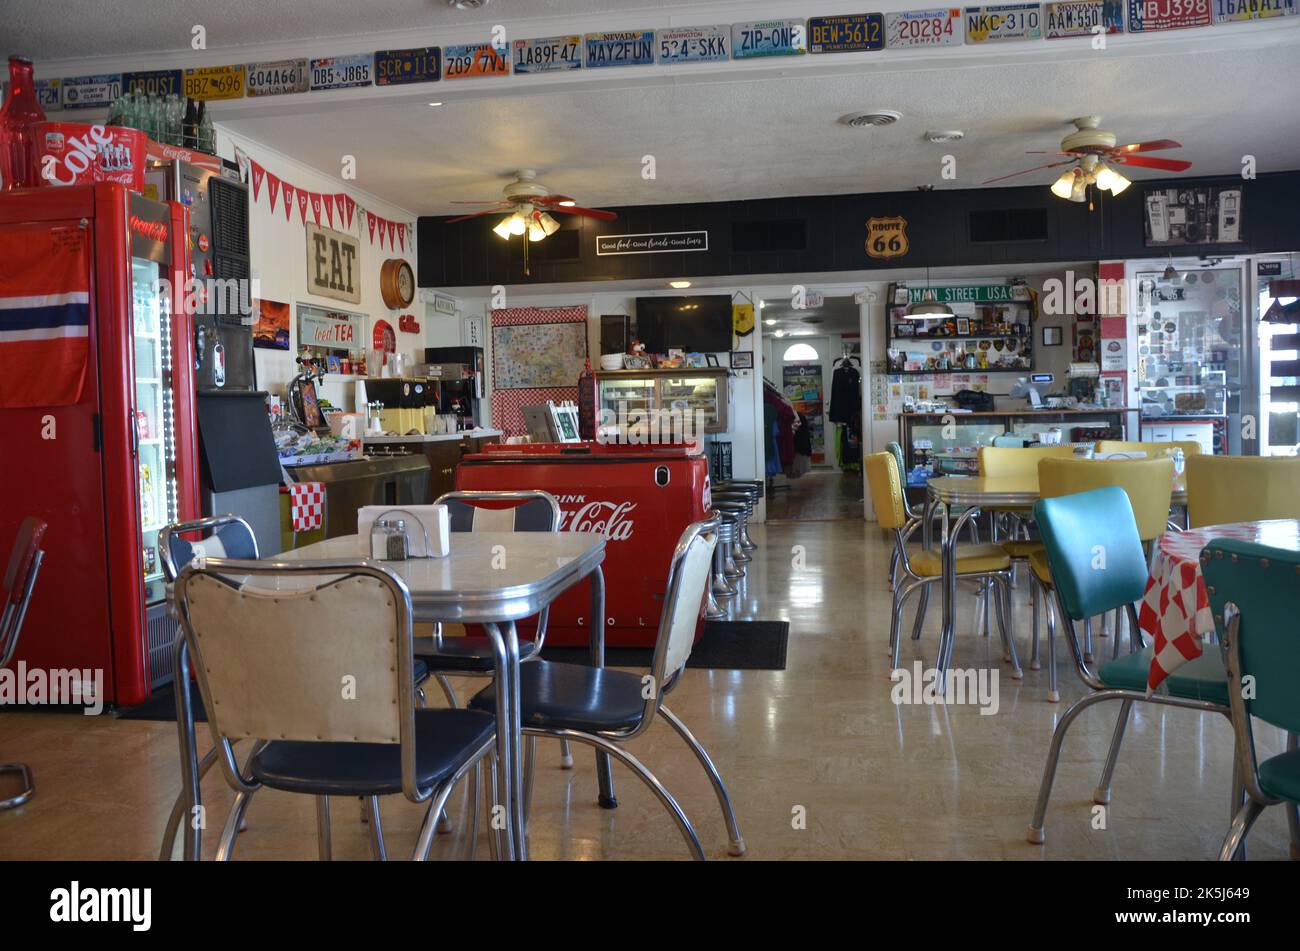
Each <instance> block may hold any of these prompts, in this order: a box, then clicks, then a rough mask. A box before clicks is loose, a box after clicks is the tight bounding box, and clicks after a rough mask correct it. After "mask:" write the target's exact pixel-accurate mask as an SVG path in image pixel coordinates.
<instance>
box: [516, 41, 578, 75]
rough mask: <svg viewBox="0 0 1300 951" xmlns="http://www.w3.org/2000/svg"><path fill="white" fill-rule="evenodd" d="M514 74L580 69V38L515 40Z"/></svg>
mask: <svg viewBox="0 0 1300 951" xmlns="http://www.w3.org/2000/svg"><path fill="white" fill-rule="evenodd" d="M514 68H515V72H516V73H549V72H554V71H555V70H564V69H581V68H582V37H581V36H578V35H576V34H575V35H573V36H547V37H543V38H542V39H540V40H515V56H514Z"/></svg>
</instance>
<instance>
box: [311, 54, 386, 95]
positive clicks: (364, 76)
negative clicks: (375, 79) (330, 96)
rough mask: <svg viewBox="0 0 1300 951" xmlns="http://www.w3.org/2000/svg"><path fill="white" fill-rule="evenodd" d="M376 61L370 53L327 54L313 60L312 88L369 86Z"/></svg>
mask: <svg viewBox="0 0 1300 951" xmlns="http://www.w3.org/2000/svg"><path fill="white" fill-rule="evenodd" d="M373 67H374V61H373V60H372V59H371V58H370V54H369V53H358V54H356V55H355V56H325V57H322V58H321V59H314V60H312V61H311V77H310V79H311V88H312V89H313V90H316V89H351V88H353V87H355V86H369V85H370V83H371V78H372V75H373Z"/></svg>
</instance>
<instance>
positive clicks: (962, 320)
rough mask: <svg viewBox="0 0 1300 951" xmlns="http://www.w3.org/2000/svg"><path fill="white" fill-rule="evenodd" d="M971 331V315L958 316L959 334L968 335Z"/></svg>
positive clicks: (961, 335)
mask: <svg viewBox="0 0 1300 951" xmlns="http://www.w3.org/2000/svg"><path fill="white" fill-rule="evenodd" d="M969 333H970V318H969V317H958V318H957V335H958V336H960V337H965V336H967V335H968V334H969Z"/></svg>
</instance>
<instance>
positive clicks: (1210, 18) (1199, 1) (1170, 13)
mask: <svg viewBox="0 0 1300 951" xmlns="http://www.w3.org/2000/svg"><path fill="white" fill-rule="evenodd" d="M1213 22H1214V12H1213V11H1212V10H1211V9H1210V0H1128V31H1129V32H1130V33H1154V32H1156V31H1157V30H1181V29H1184V28H1185V27H1189V26H1209V25H1210V24H1211V23H1213Z"/></svg>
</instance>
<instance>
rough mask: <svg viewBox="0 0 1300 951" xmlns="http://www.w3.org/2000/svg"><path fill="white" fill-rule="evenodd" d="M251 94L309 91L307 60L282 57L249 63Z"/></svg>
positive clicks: (277, 94)
mask: <svg viewBox="0 0 1300 951" xmlns="http://www.w3.org/2000/svg"><path fill="white" fill-rule="evenodd" d="M247 76H248V94H249V95H250V96H287V95H290V94H292V93H298V92H306V91H307V80H308V77H307V60H306V59H305V58H304V59H281V60H276V61H275V62H271V63H249V64H248V73H247Z"/></svg>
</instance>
